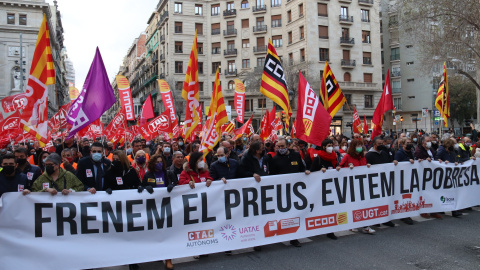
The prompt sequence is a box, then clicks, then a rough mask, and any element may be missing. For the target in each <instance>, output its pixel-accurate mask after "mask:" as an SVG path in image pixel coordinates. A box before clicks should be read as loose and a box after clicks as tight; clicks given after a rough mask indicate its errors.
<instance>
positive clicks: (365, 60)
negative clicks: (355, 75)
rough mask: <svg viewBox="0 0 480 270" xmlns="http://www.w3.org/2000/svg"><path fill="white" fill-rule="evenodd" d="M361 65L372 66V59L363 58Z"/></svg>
mask: <svg viewBox="0 0 480 270" xmlns="http://www.w3.org/2000/svg"><path fill="white" fill-rule="evenodd" d="M363 64H364V65H371V64H372V58H371V57H363Z"/></svg>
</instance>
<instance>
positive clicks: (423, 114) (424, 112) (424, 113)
mask: <svg viewBox="0 0 480 270" xmlns="http://www.w3.org/2000/svg"><path fill="white" fill-rule="evenodd" d="M422 117H423V118H427V117H428V108H423V109H422Z"/></svg>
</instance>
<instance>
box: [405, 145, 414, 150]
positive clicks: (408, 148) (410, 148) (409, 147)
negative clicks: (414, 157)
mask: <svg viewBox="0 0 480 270" xmlns="http://www.w3.org/2000/svg"><path fill="white" fill-rule="evenodd" d="M412 148H413V144H411V143H409V144H407V147H406V149H407V151H410V150H412Z"/></svg>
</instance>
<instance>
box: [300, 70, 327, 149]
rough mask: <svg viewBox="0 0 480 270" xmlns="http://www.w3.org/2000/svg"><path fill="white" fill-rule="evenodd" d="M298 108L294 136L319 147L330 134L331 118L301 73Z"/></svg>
mask: <svg viewBox="0 0 480 270" xmlns="http://www.w3.org/2000/svg"><path fill="white" fill-rule="evenodd" d="M298 76H299V77H298V107H297V118H296V121H295V123H296V125H297V126H296V128H295V130H296V133H297V134H296V136H297V138H298V139H300V140H303V141H306V142H308V143H311V144H315V145H321V144H322V141H323V140H324V139H325V138H327V137H328V135H329V134H330V122H331V121H332V116H330V114H328V112H327V110H326V109H325V108H324V107H323V106H322V103H321V102H320V99H319V98H318V97H317V95H316V94H315V92H313V89H312V87H310V84H309V83H308V82H307V80H305V78H304V77H303V75H302V73H301V72H299V73H298Z"/></svg>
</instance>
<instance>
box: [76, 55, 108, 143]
mask: <svg viewBox="0 0 480 270" xmlns="http://www.w3.org/2000/svg"><path fill="white" fill-rule="evenodd" d="M115 101H116V99H115V95H114V94H113V89H112V85H111V84H110V81H109V79H108V75H107V71H106V70H105V65H104V64H103V60H102V55H101V54H100V50H99V49H98V47H97V50H96V52H95V57H94V58H93V62H92V65H91V66H90V70H89V71H88V74H87V78H86V79H85V83H84V85H83V90H82V92H81V94H80V96H78V98H77V99H76V100H75V102H74V103H73V104H72V106H71V107H70V111H69V112H68V119H67V121H68V122H69V123H70V124H72V125H73V126H72V129H71V130H70V132H69V134H68V137H67V139H70V138H72V137H73V136H74V135H75V134H76V133H77V132H78V131H80V130H82V129H83V128H84V127H86V126H88V125H90V123H92V122H93V121H95V120H97V119H98V118H100V116H102V114H103V113H104V112H105V111H107V110H108V109H109V108H110V107H112V105H113V104H114V103H115Z"/></svg>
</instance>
